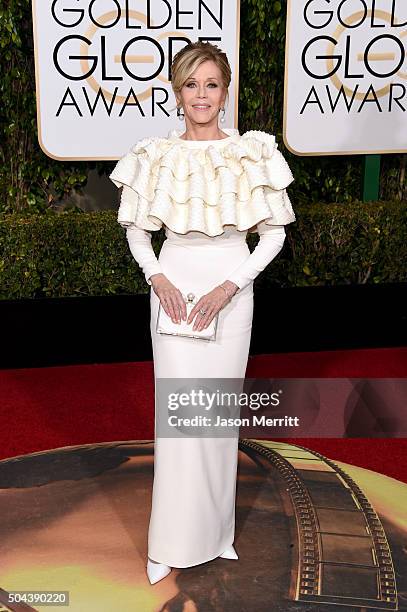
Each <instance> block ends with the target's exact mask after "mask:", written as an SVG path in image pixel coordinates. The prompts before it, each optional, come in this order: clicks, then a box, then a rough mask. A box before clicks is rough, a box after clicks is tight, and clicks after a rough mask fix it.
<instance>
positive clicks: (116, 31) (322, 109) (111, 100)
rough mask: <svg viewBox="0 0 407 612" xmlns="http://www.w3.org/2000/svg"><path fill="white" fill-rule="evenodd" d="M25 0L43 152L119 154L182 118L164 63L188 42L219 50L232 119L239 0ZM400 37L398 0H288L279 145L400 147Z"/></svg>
mask: <svg viewBox="0 0 407 612" xmlns="http://www.w3.org/2000/svg"><path fill="white" fill-rule="evenodd" d="M32 6H33V27H34V44H35V66H36V92H37V109H38V111H37V113H38V116H37V120H38V133H39V142H40V146H41V148H42V149H43V151H44V152H45V153H46V154H47V155H49V156H50V157H53V158H55V159H60V160H75V159H77V160H87V159H89V160H96V159H105V160H108V159H118V158H119V157H121V156H122V155H123V154H124V153H125V152H126V151H128V150H129V148H130V146H131V145H132V144H133V143H134V142H135V141H137V140H138V139H141V138H143V137H147V136H148V137H151V136H164V137H165V136H167V135H168V132H169V131H170V130H171V129H173V128H174V127H178V125H181V123H180V122H178V121H177V120H176V108H175V98H174V95H173V92H172V89H171V82H170V81H171V74H170V65H171V62H172V59H173V57H174V55H175V54H176V53H177V52H178V51H179V50H180V49H181V48H182V47H183V46H184V45H185V44H187V43H188V42H190V41H195V40H204V41H210V42H213V43H215V44H217V45H218V46H219V47H220V48H221V49H223V50H224V51H225V52H226V53H227V56H228V58H229V62H230V64H231V68H232V73H233V79H232V83H231V85H230V89H229V104H228V105H227V108H226V116H225V120H226V121H225V124H224V125H225V127H234V128H236V127H238V125H237V123H238V121H237V117H238V83H239V44H240V37H239V32H240V3H239V0H227V2H226V0H193V1H192V0H191V1H188V2H186V1H185V2H181V1H180V0H53V1H52V2H51V1H49V2H40V1H39V0H33V5H32ZM406 41H407V2H406V1H405V0H287V21H286V53H285V67H284V70H285V75H284V125H283V138H284V142H285V144H286V146H287V148H288V149H289V150H290V151H292V152H293V153H295V154H296V155H342V154H343V155H345V154H361V153H400V152H404V151H406V150H407V121H406V108H407V91H406V82H407V66H406ZM282 69H283V67H282ZM271 112H272V111H271ZM177 124H178V125H177ZM253 129H256V126H253Z"/></svg>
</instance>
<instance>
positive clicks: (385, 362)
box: [0, 347, 407, 482]
mask: <svg viewBox="0 0 407 612" xmlns="http://www.w3.org/2000/svg"><path fill="white" fill-rule="evenodd" d="M406 375H407V347H406V348H389V349H363V350H354V351H328V352H320V353H290V354H277V355H259V356H254V357H250V359H249V365H248V370H247V377H248V378H262V377H281V378H289V377H303V378H306V377H315V378H316V377H320V378H330V377H332V378H334V377H339V378H341V377H366V378H375V377H376V378H386V377H387V378H391V377H403V378H404V377H406ZM153 393H154V382H153V364H152V362H138V363H137V362H136V363H114V364H95V365H77V366H62V367H52V368H32V369H17V370H2V371H1V372H0V402H1V404H0V426H1V431H2V434H3V435H2V446H1V449H0V459H4V458H7V457H13V456H16V455H23V454H26V453H30V452H35V451H41V450H47V449H51V448H58V447H62V446H71V445H77V444H88V443H92V442H105V441H116V440H151V439H152V438H153V437H154V395H153ZM286 440H287V441H290V442H293V443H297V444H301V445H303V446H307V447H309V448H311V449H313V450H316V451H319V452H321V453H322V454H325V455H327V456H328V457H330V458H331V459H337V460H339V461H344V462H348V463H353V464H355V465H358V466H361V467H365V468H368V469H371V470H375V471H378V472H381V473H384V474H387V475H388V476H392V477H393V478H397V479H399V480H403V481H405V482H407V465H406V463H407V461H406V457H407V439H394V438H393V439H379V438H376V439H367V438H356V439H337V438H325V439H321V438H316V439H315V438H312V439H311V438H286Z"/></svg>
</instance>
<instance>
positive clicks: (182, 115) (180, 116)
mask: <svg viewBox="0 0 407 612" xmlns="http://www.w3.org/2000/svg"><path fill="white" fill-rule="evenodd" d="M177 117H178V119H179V120H180V121H183V120H184V113H181V107H180V106H177Z"/></svg>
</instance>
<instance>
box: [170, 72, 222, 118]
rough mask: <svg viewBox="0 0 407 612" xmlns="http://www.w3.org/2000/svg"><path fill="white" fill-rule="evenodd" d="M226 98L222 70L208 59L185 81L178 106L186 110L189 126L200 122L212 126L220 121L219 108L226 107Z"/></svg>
mask: <svg viewBox="0 0 407 612" xmlns="http://www.w3.org/2000/svg"><path fill="white" fill-rule="evenodd" d="M225 99H226V89H225V87H224V86H223V82H222V77H221V71H220V69H219V68H218V66H217V65H216V64H215V62H213V61H210V60H207V61H205V62H203V63H202V64H201V65H200V66H198V68H197V69H196V70H195V71H194V72H193V73H192V74H190V75H189V77H188V79H187V80H186V81H185V83H184V85H183V87H182V89H181V91H180V94H179V99H178V100H177V106H180V105H181V106H182V108H183V110H184V115H185V125H186V127H187V128H189V127H193V126H194V125H198V124H199V125H203V124H204V125H207V126H212V125H214V124H215V125H217V123H218V114H219V109H221V108H224V104H225ZM199 105H200V106H201V107H202V108H200V107H199Z"/></svg>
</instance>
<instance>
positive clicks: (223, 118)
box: [220, 108, 225, 123]
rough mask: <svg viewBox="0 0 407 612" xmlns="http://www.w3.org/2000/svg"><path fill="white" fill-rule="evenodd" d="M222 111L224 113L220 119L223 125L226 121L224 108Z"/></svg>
mask: <svg viewBox="0 0 407 612" xmlns="http://www.w3.org/2000/svg"><path fill="white" fill-rule="evenodd" d="M221 110H222V111H223V115H222V117H221V118H220V121H221V123H223V122H224V121H225V109H224V108H222V109H221Z"/></svg>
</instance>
